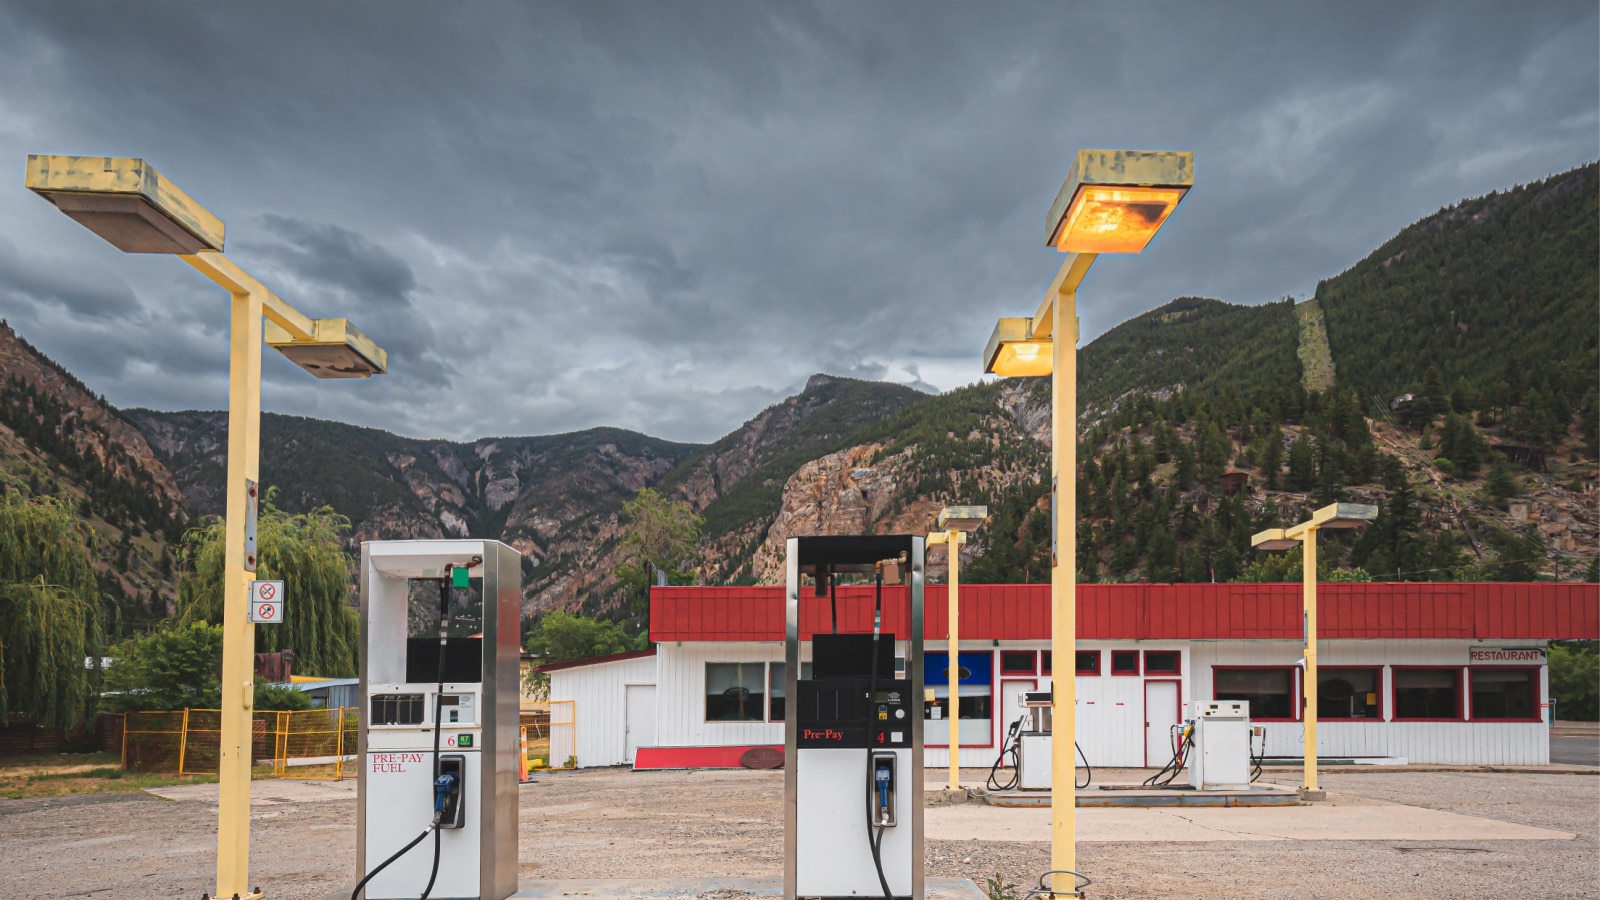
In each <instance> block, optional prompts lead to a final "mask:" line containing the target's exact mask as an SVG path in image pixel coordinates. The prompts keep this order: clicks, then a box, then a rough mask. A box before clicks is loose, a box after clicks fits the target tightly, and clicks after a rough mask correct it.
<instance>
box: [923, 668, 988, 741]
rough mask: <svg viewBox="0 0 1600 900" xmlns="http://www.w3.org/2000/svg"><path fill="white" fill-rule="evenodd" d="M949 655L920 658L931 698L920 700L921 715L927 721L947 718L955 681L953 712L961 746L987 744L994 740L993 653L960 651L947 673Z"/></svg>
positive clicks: (924, 682)
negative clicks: (956, 720) (958, 721)
mask: <svg viewBox="0 0 1600 900" xmlns="http://www.w3.org/2000/svg"><path fill="white" fill-rule="evenodd" d="M949 659H950V654H948V653H928V654H925V655H924V656H923V658H922V684H923V688H924V689H925V690H927V691H931V692H932V693H933V699H932V700H928V701H925V702H924V703H923V715H924V717H926V719H927V720H928V721H930V722H934V721H936V722H947V721H949V719H950V688H951V684H950V682H951V681H955V682H956V684H955V685H954V687H955V688H956V692H955V693H956V698H957V701H958V703H957V708H956V715H957V717H958V718H959V719H960V723H961V724H960V726H959V727H960V729H961V743H962V745H963V746H968V745H969V742H970V746H973V747H986V746H989V745H991V744H992V743H994V738H993V716H994V711H993V696H994V687H993V685H994V671H993V668H994V654H992V653H988V652H982V651H979V652H973V653H962V654H959V655H958V657H957V659H958V665H957V667H956V671H955V672H953V673H952V672H950V665H949Z"/></svg>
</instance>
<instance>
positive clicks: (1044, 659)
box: [1039, 650, 1100, 675]
mask: <svg viewBox="0 0 1600 900" xmlns="http://www.w3.org/2000/svg"><path fill="white" fill-rule="evenodd" d="M1094 652H1096V653H1099V652H1100V651H1098V650H1096V651H1094ZM1039 674H1040V675H1049V674H1050V651H1049V650H1040V651H1039Z"/></svg>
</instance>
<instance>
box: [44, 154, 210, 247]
mask: <svg viewBox="0 0 1600 900" xmlns="http://www.w3.org/2000/svg"><path fill="white" fill-rule="evenodd" d="M24 184H25V185H26V186H27V188H28V189H29V190H31V191H33V192H34V193H36V194H38V195H39V196H41V197H43V198H45V199H46V200H49V201H50V202H51V203H53V204H55V207H56V208H57V209H59V210H61V211H62V212H63V213H66V214H67V215H68V216H69V217H71V218H72V219H74V220H76V221H77V222H78V223H79V224H81V225H82V226H83V227H85V228H87V229H89V230H90V231H92V232H94V233H95V234H98V235H99V236H100V237H102V238H105V240H106V241H107V242H109V243H110V244H111V245H112V246H113V247H116V248H117V249H118V250H121V251H123V252H124V253H170V254H180V255H182V254H190V253H198V252H200V251H202V250H216V251H221V250H222V238H223V225H222V220H221V219H218V218H217V217H216V216H213V215H212V214H211V213H209V212H207V211H206V209H205V207H203V206H201V205H200V204H198V203H196V202H195V201H194V200H193V199H192V198H190V196H189V195H188V194H185V193H184V192H183V191H181V190H179V189H178V186H177V185H175V184H173V183H172V182H170V181H168V180H166V179H165V178H162V177H161V173H159V172H157V171H156V170H155V168H153V167H152V166H151V165H150V164H149V163H146V162H145V161H144V160H142V159H122V158H117V157H111V156H40V155H33V156H29V157H28V172H27V176H26V180H25V182H24Z"/></svg>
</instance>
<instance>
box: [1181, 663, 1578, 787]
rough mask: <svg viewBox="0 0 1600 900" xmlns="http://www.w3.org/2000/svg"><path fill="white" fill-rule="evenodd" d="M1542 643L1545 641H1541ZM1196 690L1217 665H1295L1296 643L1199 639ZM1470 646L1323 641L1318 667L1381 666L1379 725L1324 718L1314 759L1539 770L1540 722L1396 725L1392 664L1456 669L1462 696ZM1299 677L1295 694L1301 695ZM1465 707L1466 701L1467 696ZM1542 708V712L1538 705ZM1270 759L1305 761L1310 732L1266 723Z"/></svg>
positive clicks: (1542, 678)
mask: <svg viewBox="0 0 1600 900" xmlns="http://www.w3.org/2000/svg"><path fill="white" fill-rule="evenodd" d="M1536 643H1538V644H1543V643H1544V642H1543V641H1539V642H1536ZM1193 646H1194V649H1193V653H1192V656H1193V658H1194V660H1195V665H1194V670H1195V690H1194V692H1193V693H1192V694H1187V695H1186V696H1187V697H1190V698H1191V699H1195V700H1210V699H1212V698H1213V689H1212V686H1213V680H1212V669H1213V667H1215V666H1298V664H1299V661H1300V656H1301V653H1302V649H1301V644H1300V642H1299V641H1196V642H1194V645H1193ZM1473 646H1479V645H1478V644H1476V643H1475V642H1472V641H1448V640H1370V641H1366V640H1360V641H1358V640H1337V641H1321V642H1320V643H1319V644H1318V647H1317V665H1318V666H1319V667H1321V668H1338V667H1342V666H1383V667H1384V668H1383V684H1382V687H1381V690H1382V692H1383V694H1382V697H1381V703H1380V705H1381V708H1382V712H1383V718H1382V719H1381V720H1377V719H1374V720H1369V721H1348V720H1320V721H1319V722H1318V723H1317V755H1318V757H1322V758H1334V757H1350V756H1367V757H1385V756H1386V757H1399V758H1403V759H1405V760H1407V761H1408V762H1413V763H1438V764H1442V765H1542V764H1545V763H1548V762H1549V761H1550V732H1549V728H1548V727H1547V726H1546V725H1545V723H1543V722H1472V721H1470V720H1469V721H1464V722H1404V721H1401V722H1396V721H1393V719H1394V673H1393V669H1392V668H1391V667H1392V666H1451V667H1456V666H1459V667H1460V668H1461V669H1462V670H1463V671H1462V680H1461V685H1462V691H1463V692H1464V693H1465V692H1468V691H1469V690H1470V686H1469V682H1468V680H1467V673H1466V669H1467V668H1468V664H1467V660H1468V649H1469V648H1471V647H1473ZM1303 677H1304V673H1303V672H1297V673H1296V682H1295V690H1296V691H1297V692H1298V691H1300V690H1302V688H1301V684H1300V679H1301V678H1303ZM1548 679H1549V672H1548V670H1547V669H1542V670H1541V671H1540V675H1539V683H1540V684H1539V701H1540V702H1541V703H1543V702H1545V701H1547V700H1548V697H1549V681H1548ZM1463 704H1466V699H1465V698H1463ZM1541 708H1542V707H1541ZM1262 724H1263V725H1264V726H1265V727H1266V729H1267V755H1268V756H1290V757H1293V756H1302V755H1304V753H1305V726H1304V725H1303V723H1301V722H1298V721H1297V722H1265V723H1262Z"/></svg>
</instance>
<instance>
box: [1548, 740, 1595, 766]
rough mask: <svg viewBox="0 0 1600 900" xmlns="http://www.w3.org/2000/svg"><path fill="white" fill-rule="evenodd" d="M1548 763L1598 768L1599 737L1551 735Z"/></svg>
mask: <svg viewBox="0 0 1600 900" xmlns="http://www.w3.org/2000/svg"><path fill="white" fill-rule="evenodd" d="M1550 761H1551V762H1552V763H1559V764H1561V765H1567V766H1600V737H1595V736H1593V735H1587V736H1584V735H1578V736H1563V735H1551V736H1550Z"/></svg>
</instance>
